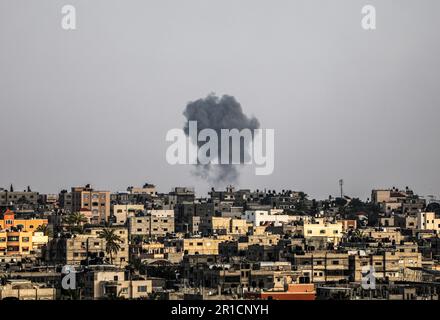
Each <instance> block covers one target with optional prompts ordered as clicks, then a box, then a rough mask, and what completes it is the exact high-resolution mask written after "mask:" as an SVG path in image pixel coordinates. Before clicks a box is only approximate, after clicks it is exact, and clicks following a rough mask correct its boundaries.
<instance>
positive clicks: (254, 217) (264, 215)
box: [242, 209, 290, 226]
mask: <svg viewBox="0 0 440 320" xmlns="http://www.w3.org/2000/svg"><path fill="white" fill-rule="evenodd" d="M282 212H283V211H282V210H279V209H271V210H270V211H267V210H247V211H246V212H245V213H244V214H243V215H242V219H245V220H246V221H248V222H251V223H252V224H253V225H254V226H261V225H263V224H265V223H273V224H274V225H281V224H282V223H288V222H289V220H290V217H289V216H288V215H287V214H282Z"/></svg>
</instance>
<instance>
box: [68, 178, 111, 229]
mask: <svg viewBox="0 0 440 320" xmlns="http://www.w3.org/2000/svg"><path fill="white" fill-rule="evenodd" d="M81 209H87V210H88V211H91V212H92V223H93V224H101V223H104V222H108V221H109V218H110V191H97V190H94V189H92V187H91V186H90V185H86V186H85V187H73V188H72V212H79V211H81Z"/></svg>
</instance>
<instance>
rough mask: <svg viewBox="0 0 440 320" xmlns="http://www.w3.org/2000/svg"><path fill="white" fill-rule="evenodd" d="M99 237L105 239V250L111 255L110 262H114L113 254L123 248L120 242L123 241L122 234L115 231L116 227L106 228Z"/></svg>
mask: <svg viewBox="0 0 440 320" xmlns="http://www.w3.org/2000/svg"><path fill="white" fill-rule="evenodd" d="M99 237H100V238H102V239H104V240H105V252H106V253H107V254H108V255H109V256H110V264H113V254H117V253H118V251H119V250H120V249H121V246H120V245H119V243H121V242H122V239H121V237H120V236H118V235H117V234H116V233H115V230H114V229H110V228H104V229H103V230H102V231H101V232H100V234H99Z"/></svg>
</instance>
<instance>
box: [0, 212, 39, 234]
mask: <svg viewBox="0 0 440 320" xmlns="http://www.w3.org/2000/svg"><path fill="white" fill-rule="evenodd" d="M47 224H48V220H47V219H17V218H16V215H15V213H14V212H13V211H11V210H6V212H5V213H3V217H2V219H0V230H5V229H7V230H12V229H17V230H22V231H30V232H32V231H35V230H36V229H38V227H40V226H43V225H47Z"/></svg>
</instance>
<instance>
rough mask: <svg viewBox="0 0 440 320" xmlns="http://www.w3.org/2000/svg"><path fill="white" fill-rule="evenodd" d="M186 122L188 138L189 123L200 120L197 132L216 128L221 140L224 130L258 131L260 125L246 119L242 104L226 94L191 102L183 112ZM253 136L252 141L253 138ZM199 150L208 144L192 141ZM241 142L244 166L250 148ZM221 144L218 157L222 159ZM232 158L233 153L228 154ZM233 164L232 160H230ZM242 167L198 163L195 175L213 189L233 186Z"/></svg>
mask: <svg viewBox="0 0 440 320" xmlns="http://www.w3.org/2000/svg"><path fill="white" fill-rule="evenodd" d="M183 115H184V116H185V117H186V119H187V122H186V124H185V127H184V131H185V134H186V135H187V136H189V127H188V123H189V121H197V133H199V132H200V131H201V130H203V129H213V130H215V131H216V132H217V135H218V137H220V130H221V129H238V130H240V131H241V130H242V129H250V130H252V132H253V130H254V129H258V128H259V127H260V123H259V121H258V119H256V118H255V117H250V118H249V117H247V116H246V115H245V114H244V113H243V110H242V107H241V105H240V103H238V102H237V100H236V99H235V98H234V97H233V96H228V95H223V96H222V97H217V96H216V95H215V94H210V95H209V96H207V97H206V98H204V99H198V100H196V101H193V102H190V103H188V105H187V106H186V108H185V111H184V112H183ZM253 138H254V137H253V135H252V139H253ZM192 142H193V143H194V144H197V145H198V146H199V147H200V146H201V145H203V144H204V143H205V142H198V141H192ZM240 143H241V148H240V151H241V155H240V163H243V161H244V158H245V156H246V155H248V154H249V145H245V144H244V142H243V141H241V142H240ZM221 151H222V150H221V148H220V142H219V149H218V157H219V158H221ZM229 154H230V156H231V152H229ZM229 163H231V161H229ZM239 166H240V165H233V164H218V165H213V164H196V165H195V170H194V174H195V175H197V176H199V177H201V178H203V179H205V180H206V181H208V182H210V183H211V184H213V185H214V186H219V185H223V184H232V183H236V182H237V181H238V178H239V175H240V171H239Z"/></svg>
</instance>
